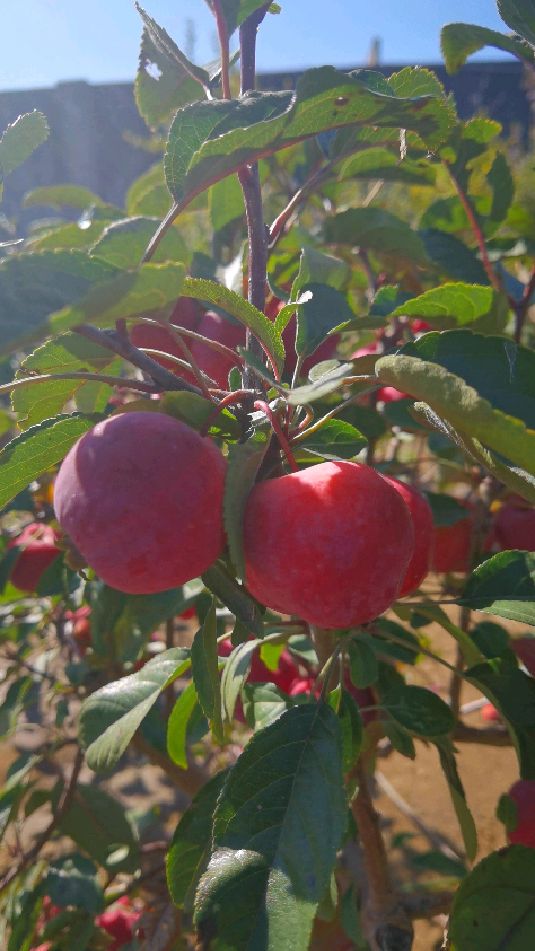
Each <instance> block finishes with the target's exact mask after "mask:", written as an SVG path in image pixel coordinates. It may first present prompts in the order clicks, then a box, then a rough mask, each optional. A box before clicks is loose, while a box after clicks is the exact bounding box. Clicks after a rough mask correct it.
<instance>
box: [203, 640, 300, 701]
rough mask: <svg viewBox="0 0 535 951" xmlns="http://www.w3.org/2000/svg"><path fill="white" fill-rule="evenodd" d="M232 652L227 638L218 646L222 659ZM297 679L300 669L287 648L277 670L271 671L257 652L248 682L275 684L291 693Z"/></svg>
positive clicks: (285, 691) (282, 653)
mask: <svg viewBox="0 0 535 951" xmlns="http://www.w3.org/2000/svg"><path fill="white" fill-rule="evenodd" d="M232 650H233V647H232V642H231V640H230V638H225V640H224V641H221V642H220V644H219V645H218V653H219V656H220V657H228V656H229V654H230V653H231V652H232ZM296 677H300V673H299V668H298V666H297V664H296V662H295V660H294V659H293V657H292V655H291V654H290V652H289V650H288V649H287V648H286V647H285V648H284V650H283V651H282V652H281V655H280V657H279V663H278V666H277V669H276V670H270V669H269V667H266V665H265V664H264V662H263V660H262V658H261V657H260V653H259V652H258V651H255V653H254V654H253V659H252V661H251V668H250V670H249V675H248V677H247V682H248V683H251V684H275V686H276V687H279V688H280V690H282V691H283V693H290V687H291V686H292V684H293V683H294V681H295V679H296Z"/></svg>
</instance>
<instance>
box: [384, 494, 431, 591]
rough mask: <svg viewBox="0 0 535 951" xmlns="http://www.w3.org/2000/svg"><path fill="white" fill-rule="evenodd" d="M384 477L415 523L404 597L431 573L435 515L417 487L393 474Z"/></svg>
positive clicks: (403, 589) (402, 588)
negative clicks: (394, 477)
mask: <svg viewBox="0 0 535 951" xmlns="http://www.w3.org/2000/svg"><path fill="white" fill-rule="evenodd" d="M383 479H386V481H387V482H388V483H390V485H391V486H392V488H394V489H396V491H397V492H399V494H400V495H401V498H402V499H403V501H404V502H405V505H406V506H407V508H408V509H409V512H410V513H411V515H412V521H413V525H414V553H413V556H412V558H411V560H410V562H409V567H408V568H407V574H406V575H405V580H404V581H403V584H402V586H401V591H400V592H399V597H400V598H402V597H403V596H404V595H405V594H411V593H412V592H413V591H416V589H417V588H419V587H420V585H421V583H422V581H423V580H424V578H425V577H426V575H427V574H428V573H429V568H430V565H431V553H432V546H433V515H432V513H431V508H430V505H429V502H428V501H427V499H425V498H424V496H423V495H422V494H421V492H418V491H417V489H413V487H412V486H410V485H407V483H406V482H400V481H399V479H393V478H392V476H383Z"/></svg>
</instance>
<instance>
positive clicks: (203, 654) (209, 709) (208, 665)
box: [191, 599, 223, 743]
mask: <svg viewBox="0 0 535 951" xmlns="http://www.w3.org/2000/svg"><path fill="white" fill-rule="evenodd" d="M191 670H192V673H193V683H194V684H195V691H196V693H197V696H198V698H199V703H200V705H201V707H202V710H203V712H204V714H205V716H206V717H207V718H208V721H209V723H210V727H211V729H212V732H213V734H214V737H215V739H216V740H217V741H218V742H219V743H221V742H222V741H223V725H222V722H221V685H220V680H219V658H218V653H217V619H216V613H215V600H214V599H212V605H211V607H210V610H209V611H208V613H207V615H206V617H205V619H204V621H203V624H202V625H201V627H200V629H199V630H198V631H197V633H196V635H195V637H194V639H193V644H192V645H191Z"/></svg>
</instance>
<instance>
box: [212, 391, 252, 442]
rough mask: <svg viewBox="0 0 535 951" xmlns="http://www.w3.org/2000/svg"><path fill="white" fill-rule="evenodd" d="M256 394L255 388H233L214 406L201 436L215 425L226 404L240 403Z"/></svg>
mask: <svg viewBox="0 0 535 951" xmlns="http://www.w3.org/2000/svg"><path fill="white" fill-rule="evenodd" d="M252 396H254V390H233V391H232V393H227V395H226V396H224V397H223V399H222V400H221V401H220V402H219V403H218V404H217V406H215V407H214V409H213V410H212V412H211V413H210V415H209V416H208V418H207V419H206V422H205V423H204V425H203V426H202V428H201V429H200V430H199V432H200V434H201V436H206V435H207V434H208V432H209V430H210V426H213V424H214V423H215V421H216V419H217V417H218V416H219V414H220V413H221V412H222V410H224V409H225V407H226V406H232V404H233V403H240V402H245V401H247V400H250V399H251V397H252Z"/></svg>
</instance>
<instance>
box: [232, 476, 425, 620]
mask: <svg viewBox="0 0 535 951" xmlns="http://www.w3.org/2000/svg"><path fill="white" fill-rule="evenodd" d="M244 545H245V565H246V573H245V581H246V584H247V587H248V588H249V590H250V591H251V593H252V594H253V595H254V597H256V598H258V599H259V600H260V601H261V602H262V603H263V604H265V605H267V607H269V608H272V609H273V610H275V611H279V612H281V613H282V614H294V615H297V616H298V617H300V618H302V619H303V620H305V621H309V622H310V623H312V624H317V625H319V626H320V627H326V628H344V627H352V626H354V625H358V624H362V623H364V622H365V621H370V620H372V618H375V617H377V615H379V614H381V613H382V612H383V611H384V610H385V609H386V608H387V607H388V606H389V605H390V604H391V603H392V601H394V600H395V598H396V597H397V595H398V594H399V591H400V588H401V585H402V583H403V579H404V577H405V574H406V571H407V567H408V564H409V562H410V560H411V558H412V553H413V548H414V529H413V526H412V518H411V515H410V512H409V510H408V508H407V506H406V505H405V502H404V501H403V499H402V498H401V495H400V494H399V492H396V490H395V489H393V488H392V486H390V485H389V484H388V482H386V480H385V479H383V478H382V477H381V476H380V475H379V474H378V473H377V472H376V471H375V470H374V469H372V468H370V467H369V466H365V465H359V464H358V463H355V462H323V463H321V464H320V465H317V466H312V467H310V468H309V469H304V470H301V471H299V472H292V473H290V474H289V475H284V476H281V477H279V478H275V479H271V480H269V481H267V482H261V483H258V484H257V485H256V486H255V487H254V488H253V490H252V492H251V494H250V496H249V498H248V501H247V505H246V510H245V522H244Z"/></svg>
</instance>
